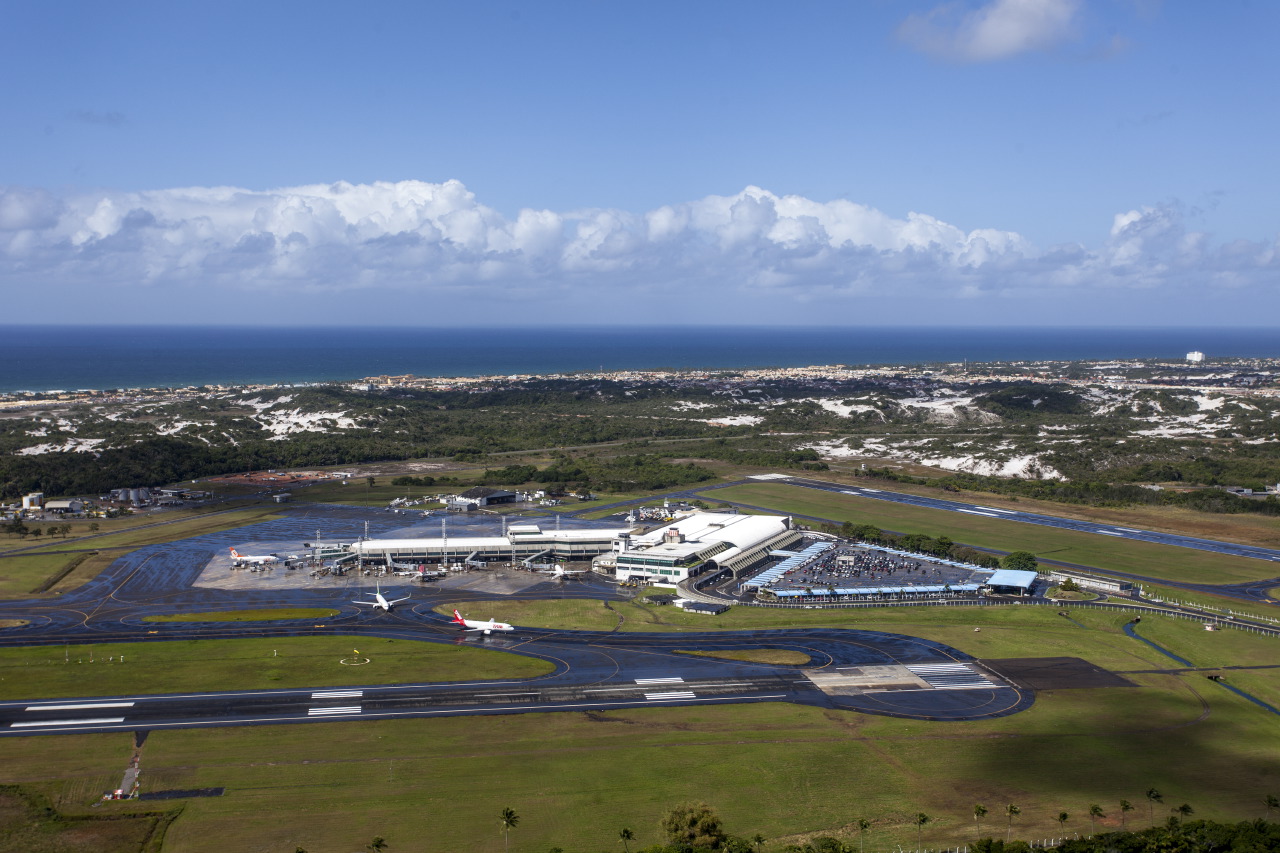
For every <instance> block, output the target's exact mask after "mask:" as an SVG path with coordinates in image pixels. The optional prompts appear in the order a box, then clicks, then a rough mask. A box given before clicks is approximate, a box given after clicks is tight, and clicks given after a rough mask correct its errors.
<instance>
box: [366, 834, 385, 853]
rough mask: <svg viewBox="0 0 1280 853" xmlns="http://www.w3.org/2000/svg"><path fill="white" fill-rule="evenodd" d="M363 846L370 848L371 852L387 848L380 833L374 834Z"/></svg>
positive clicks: (377, 852)
mask: <svg viewBox="0 0 1280 853" xmlns="http://www.w3.org/2000/svg"><path fill="white" fill-rule="evenodd" d="M365 846H366V847H368V848H369V849H370V850H372V851H373V853H380V851H382V850H386V849H387V840H386V839H385V838H383V837H382V836H381V835H375V836H374V837H373V840H372V841H370V842H369V843H368V844H367V845H365Z"/></svg>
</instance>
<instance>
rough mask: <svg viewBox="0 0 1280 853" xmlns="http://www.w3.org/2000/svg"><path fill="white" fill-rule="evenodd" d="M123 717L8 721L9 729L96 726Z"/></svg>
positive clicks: (116, 720) (122, 718)
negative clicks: (23, 721) (28, 721)
mask: <svg viewBox="0 0 1280 853" xmlns="http://www.w3.org/2000/svg"><path fill="white" fill-rule="evenodd" d="M123 722H124V717H99V718H97V719H84V720H39V721H35V722H30V723H10V724H9V728H11V729H22V728H36V727H44V726H96V725H99V724H101V723H123Z"/></svg>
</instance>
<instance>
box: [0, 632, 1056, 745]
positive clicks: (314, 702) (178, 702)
mask: <svg viewBox="0 0 1280 853" xmlns="http://www.w3.org/2000/svg"><path fill="white" fill-rule="evenodd" d="M370 633H373V632H370ZM397 636H403V634H397ZM423 639H428V640H430V639H432V638H431V637H428V636H424V637H423ZM437 641H441V640H437ZM443 642H450V643H453V642H465V643H466V644H467V645H481V646H484V647H487V648H494V649H503V650H507V651H512V652H516V653H518V654H526V655H531V656H534V657H540V658H544V659H546V660H549V661H552V662H554V663H555V664H556V666H557V669H556V672H554V673H553V674H551V675H549V676H546V677H543V678H535V679H528V680H520V681H485V682H473V683H445V684H408V685H394V686H378V685H355V686H350V687H327V688H323V689H302V690H258V691H239V692H218V693H192V694H182V695H169V696H156V695H137V696H115V697H95V698H80V699H53V700H42V701H22V702H2V703H0V736H23V735H47V734H83V733H86V732H109V731H132V730H149V729H161V728H198V727H209V726H237V725H266V724H273V723H300V722H319V721H325V720H334V719H343V720H352V719H388V718H397V717H436V716H459V715H468V714H516V713H534V712H548V711H582V712H587V711H594V712H600V711H612V710H619V709H626V708H642V707H649V706H653V705H700V704H731V703H745V702H770V701H773V702H778V701H782V702H797V703H803V704H809V705H818V706H821V707H831V708H843V709H849V710H857V711H862V712H864V713H872V714H880V715H886V716H897V717H910V718H915V719H932V720H973V719H984V718H989V717H999V716H1005V715H1008V714H1012V713H1016V712H1017V711H1021V710H1024V709H1026V708H1028V707H1030V706H1031V704H1032V702H1033V701H1034V697H1033V695H1032V694H1031V693H1030V692H1029V691H1026V690H1023V689H1020V688H1018V687H1016V686H1014V685H1012V684H1010V683H1008V682H1006V681H1005V680H1004V679H1002V678H1001V677H1000V676H998V675H995V674H994V673H991V672H989V671H987V670H985V669H984V668H982V666H981V665H980V664H978V663H977V662H976V661H973V660H972V659H971V658H969V657H967V656H966V655H964V654H962V653H960V652H958V651H956V650H955V649H951V648H950V647H947V646H944V645H942V644H940V643H935V642H932V641H929V640H923V639H918V638H915V637H907V636H903V635H899V634H886V633H881V632H875V631H838V630H825V629H824V630H798V631H765V632H753V631H739V632H732V633H727V634H726V633H719V632H717V633H713V634H684V635H678V636H670V635H653V634H636V635H619V634H601V633H593V632H547V631H536V630H528V631H523V630H518V631H516V632H514V633H512V634H508V635H503V636H501V637H499V636H496V635H495V636H488V637H485V636H474V635H472V636H468V637H466V638H465V639H463V638H462V637H461V635H460V636H458V637H454V638H449V639H445V640H443ZM766 644H767V645H768V646H769V647H771V648H786V649H793V650H796V651H801V652H803V653H805V654H807V655H808V656H809V657H810V660H811V661H812V665H811V666H806V667H798V666H777V665H771V664H755V663H749V662H741V661H731V660H717V659H714V658H708V657H699V656H690V655H689V654H687V653H685V652H688V651H691V650H700V651H714V650H728V649H742V648H753V647H754V648H758V647H760V646H762V645H766Z"/></svg>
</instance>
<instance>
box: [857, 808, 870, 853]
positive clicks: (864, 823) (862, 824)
mask: <svg viewBox="0 0 1280 853" xmlns="http://www.w3.org/2000/svg"><path fill="white" fill-rule="evenodd" d="M870 827H871V821H869V820H867V819H866V818H865V817H860V818H858V853H862V838H863V836H864V835H865V834H866V832H867V830H868V829H869V828H870Z"/></svg>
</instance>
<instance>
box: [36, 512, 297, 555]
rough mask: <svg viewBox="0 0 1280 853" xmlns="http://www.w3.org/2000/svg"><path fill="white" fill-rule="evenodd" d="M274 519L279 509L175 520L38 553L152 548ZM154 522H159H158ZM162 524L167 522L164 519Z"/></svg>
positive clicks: (59, 543)
mask: <svg viewBox="0 0 1280 853" xmlns="http://www.w3.org/2000/svg"><path fill="white" fill-rule="evenodd" d="M273 518H280V513H279V507H276V506H271V507H256V508H253V509H241V510H234V511H232V512H224V513H216V514H202V515H197V516H195V517H192V518H178V519H177V520H174V521H173V522H172V523H169V524H155V525H153V526H150V527H139V528H130V529H126V530H122V531H120V532H118V533H112V534H110V535H107V536H95V537H93V538H91V539H86V540H83V542H82V543H81V544H79V545H77V544H76V541H75V540H67V542H65V543H64V542H63V541H62V540H58V542H57V543H56V544H51V545H47V546H46V547H44V548H41V549H39V551H37V553H45V552H49V551H59V550H63V549H64V548H71V547H80V548H86V547H92V548H129V547H135V548H140V547H142V546H143V545H153V544H155V543H157V542H175V541H177V540H179V539H188V538H190V537H192V536H201V535H203V534H205V533H216V532H217V531H219V530H230V529H232V528H235V527H244V526H245V525H247V524H257V523H258V522H260V521H268V520H270V519H273ZM153 520H155V521H158V520H160V519H159V518H157V519H153ZM164 520H165V521H169V519H167V518H166V519H164ZM33 544H34V543H33Z"/></svg>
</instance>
